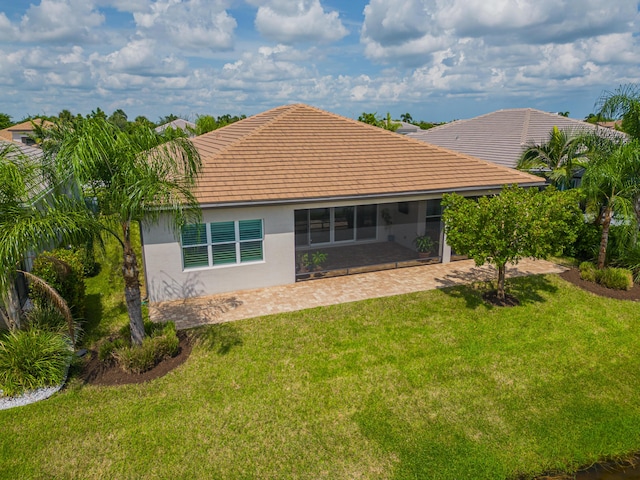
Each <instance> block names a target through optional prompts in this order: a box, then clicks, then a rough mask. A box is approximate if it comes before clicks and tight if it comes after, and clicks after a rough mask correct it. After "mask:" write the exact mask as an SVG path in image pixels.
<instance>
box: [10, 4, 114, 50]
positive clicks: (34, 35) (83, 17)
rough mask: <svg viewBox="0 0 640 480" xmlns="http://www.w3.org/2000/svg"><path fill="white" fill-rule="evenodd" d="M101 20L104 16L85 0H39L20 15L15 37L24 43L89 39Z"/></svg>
mask: <svg viewBox="0 0 640 480" xmlns="http://www.w3.org/2000/svg"><path fill="white" fill-rule="evenodd" d="M103 22H104V15H102V14H101V13H100V12H98V11H96V10H95V9H94V7H93V5H92V4H91V2H89V1H85V0H42V1H41V2H40V4H39V5H31V6H30V7H29V9H28V10H27V12H26V13H25V14H24V15H23V16H22V20H21V22H20V27H19V30H20V34H19V36H20V39H21V40H22V41H24V42H38V41H45V42H57V43H63V42H80V41H85V42H86V41H92V42H93V41H96V40H97V37H96V36H95V35H94V33H93V32H92V29H94V28H96V27H98V26H100V25H102V23H103Z"/></svg>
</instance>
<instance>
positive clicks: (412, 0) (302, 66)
mask: <svg viewBox="0 0 640 480" xmlns="http://www.w3.org/2000/svg"><path fill="white" fill-rule="evenodd" d="M639 20H640V15H639V3H638V1H637V0H613V1H608V2H604V1H602V0H518V1H516V0H369V1H364V0H342V1H339V0H242V1H241V0H185V1H180V0H159V1H151V0H34V1H33V3H31V2H29V1H23V0H2V1H0V85H1V88H2V92H3V93H2V102H1V103H0V112H4V113H8V114H10V115H11V116H12V117H13V119H14V120H16V121H17V120H19V119H21V118H23V117H24V116H26V115H36V114H46V115H55V114H57V113H58V112H59V111H60V110H62V109H68V110H71V111H72V112H73V113H82V114H86V113H89V112H90V111H91V110H94V109H95V108H97V107H100V108H102V109H103V110H104V111H106V112H107V113H111V112H112V111H113V110H115V109H118V108H122V109H123V110H124V111H125V112H126V113H127V114H128V116H129V118H130V119H133V118H135V117H136V116H138V115H145V116H147V117H148V118H149V119H151V120H153V121H156V120H158V119H159V118H160V117H161V116H164V115H167V114H169V113H174V114H176V115H179V116H182V117H184V118H188V119H191V120H193V119H195V118H196V117H197V115H202V114H210V115H222V114H226V113H229V114H234V115H235V114H246V115H252V114H255V113H259V112H261V111H264V110H267V109H269V108H272V107H275V106H278V105H282V104H287V103H298V102H302V103H307V104H310V105H313V106H316V107H319V108H323V109H326V110H329V111H332V112H335V113H338V114H341V115H345V116H347V117H352V118H356V117H357V116H358V115H359V114H360V113H362V112H364V111H366V112H377V113H378V114H380V115H385V114H386V113H387V112H390V113H391V115H392V116H393V117H395V118H398V117H399V116H400V115H401V114H402V113H406V112H409V113H411V115H412V116H413V118H414V119H416V120H421V119H422V120H427V121H450V120H453V119H459V118H470V117H473V116H476V115H480V114H483V113H487V112H490V111H493V110H497V109H501V108H514V107H531V108H538V109H541V110H545V111H569V112H570V113H571V116H572V117H574V118H583V117H584V116H586V115H587V114H588V113H590V112H592V111H593V110H594V103H595V101H596V100H597V98H598V97H599V96H600V95H601V93H602V92H603V91H604V90H613V89H615V88H616V87H617V86H619V85H620V84H626V83H638V82H640V48H639V47H640V42H639V34H640V30H639V25H640V22H639Z"/></svg>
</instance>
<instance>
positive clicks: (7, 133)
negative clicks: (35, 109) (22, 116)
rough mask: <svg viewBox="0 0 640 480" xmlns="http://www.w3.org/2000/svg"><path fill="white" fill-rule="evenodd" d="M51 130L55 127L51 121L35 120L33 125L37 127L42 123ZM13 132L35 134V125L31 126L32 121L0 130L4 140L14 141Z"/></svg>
mask: <svg viewBox="0 0 640 480" xmlns="http://www.w3.org/2000/svg"><path fill="white" fill-rule="evenodd" d="M41 122H42V124H43V125H44V126H45V127H47V128H49V127H52V126H53V123H52V122H50V121H49V120H44V121H43V120H41V119H39V118H36V119H34V120H33V123H35V124H36V125H40V123H41ZM13 132H33V125H32V124H31V120H27V121H26V122H22V123H18V124H16V125H12V126H11V127H9V128H4V129H2V130H0V138H1V139H3V140H9V141H12V140H13Z"/></svg>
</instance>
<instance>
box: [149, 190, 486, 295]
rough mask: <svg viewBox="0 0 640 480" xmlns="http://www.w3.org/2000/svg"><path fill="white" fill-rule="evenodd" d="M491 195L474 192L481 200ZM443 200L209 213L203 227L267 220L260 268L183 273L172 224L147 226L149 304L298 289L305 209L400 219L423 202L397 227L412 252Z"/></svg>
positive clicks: (382, 232) (382, 231) (381, 233)
mask: <svg viewBox="0 0 640 480" xmlns="http://www.w3.org/2000/svg"><path fill="white" fill-rule="evenodd" d="M481 193H486V192H480V191H476V192H468V193H467V194H468V195H472V194H473V195H477V194H481ZM430 198H439V196H429V197H426V196H411V197H403V198H371V199H366V200H356V201H354V200H353V199H350V200H342V201H331V202H308V203H300V204H295V205H293V204H291V205H289V204H287V205H272V206H253V207H227V208H208V209H204V210H203V212H202V221H203V222H204V223H210V222H224V221H235V220H254V219H262V220H263V222H264V223H263V225H264V250H263V252H264V260H263V261H261V262H255V263H246V264H238V265H223V266H218V267H207V268H197V269H188V270H183V268H182V250H181V247H180V241H179V236H178V235H177V234H175V233H174V232H172V231H171V229H170V228H168V225H167V223H166V222H162V221H161V222H160V223H159V224H156V225H144V224H143V226H142V241H143V259H144V266H145V278H146V284H147V292H148V296H149V300H150V301H152V302H158V301H163V300H173V299H179V298H188V297H197V296H203V295H211V294H216V293H226V292H234V291H238V290H247V289H253V288H263V287H269V286H274V285H285V284H288V283H295V281H296V279H295V259H296V255H295V236H294V211H295V210H297V209H304V208H317V207H336V206H345V205H359V204H369V203H375V204H379V209H378V215H379V217H380V211H381V210H382V209H383V208H385V206H386V207H388V208H389V210H390V211H392V212H393V215H394V216H395V217H394V219H398V220H399V219H400V218H401V215H400V214H398V212H397V203H396V202H397V201H408V202H412V201H418V202H419V203H418V204H417V208H416V204H413V205H411V209H410V211H409V214H408V215H404V217H405V218H404V219H403V221H404V222H406V220H407V218H411V220H415V222H416V223H415V224H406V223H402V221H398V222H397V223H395V224H394V225H393V227H392V230H393V231H392V232H390V233H393V234H394V235H395V241H396V242H398V243H400V244H402V245H405V246H407V247H411V245H412V242H413V239H414V237H415V235H416V233H422V232H421V231H420V230H424V218H425V213H426V200H427V199H430ZM387 230H388V229H386V228H385V226H384V222H383V221H382V218H379V219H378V238H377V241H386V239H387V234H388V233H389V232H388V231H387ZM449 252H450V249H448V247H447V246H446V245H445V246H444V251H443V252H442V254H443V261H449V256H450V255H449V254H448V253H449Z"/></svg>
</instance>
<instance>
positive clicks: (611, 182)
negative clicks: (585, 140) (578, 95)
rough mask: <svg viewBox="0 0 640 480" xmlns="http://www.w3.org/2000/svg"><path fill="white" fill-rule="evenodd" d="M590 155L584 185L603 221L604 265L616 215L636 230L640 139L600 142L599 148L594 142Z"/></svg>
mask: <svg viewBox="0 0 640 480" xmlns="http://www.w3.org/2000/svg"><path fill="white" fill-rule="evenodd" d="M587 155H588V156H589V159H590V163H589V166H588V168H587V170H586V172H585V174H584V176H583V177H582V187H581V188H582V189H583V191H584V192H585V194H586V196H587V201H588V203H589V207H590V208H591V209H592V210H593V211H594V212H595V213H596V214H597V215H598V216H599V219H600V223H601V224H602V236H601V239H600V249H599V252H598V268H604V266H605V260H606V254H607V244H608V242H609V230H610V227H611V223H612V220H613V219H614V217H617V218H618V219H619V221H620V223H621V224H623V225H627V226H630V227H633V228H632V230H633V231H634V232H637V217H636V214H635V205H636V202H637V200H638V196H639V195H640V140H634V141H631V142H628V143H618V144H617V145H613V146H612V145H604V147H603V144H602V142H601V143H600V149H599V150H598V149H595V148H593V146H591V148H590V150H589V152H587Z"/></svg>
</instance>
